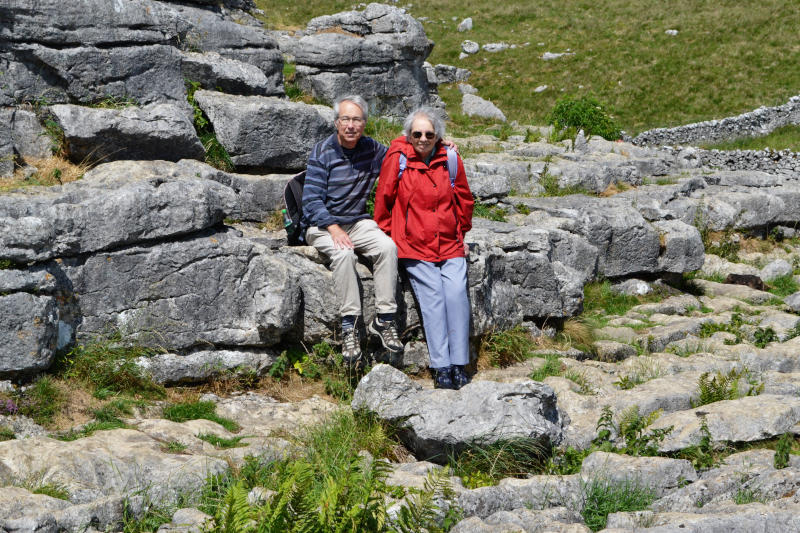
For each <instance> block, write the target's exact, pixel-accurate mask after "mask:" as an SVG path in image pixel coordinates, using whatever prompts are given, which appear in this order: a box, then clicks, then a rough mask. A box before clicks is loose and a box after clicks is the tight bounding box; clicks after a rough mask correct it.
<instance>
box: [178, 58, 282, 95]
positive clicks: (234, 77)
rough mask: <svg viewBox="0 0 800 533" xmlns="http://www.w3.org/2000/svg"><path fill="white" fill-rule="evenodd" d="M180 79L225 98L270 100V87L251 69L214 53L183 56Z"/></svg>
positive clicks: (258, 72) (262, 76) (254, 69)
mask: <svg viewBox="0 0 800 533" xmlns="http://www.w3.org/2000/svg"><path fill="white" fill-rule="evenodd" d="M181 71H182V72H183V76H184V78H186V79H187V80H192V81H195V82H199V83H200V84H201V86H202V87H203V88H204V89H208V90H210V91H215V90H216V91H221V92H224V93H228V94H243V95H259V96H272V95H274V94H275V87H274V83H273V82H272V81H271V80H269V79H268V78H267V76H266V75H265V74H264V72H262V71H261V69H259V68H258V67H256V66H255V65H251V64H249V63H245V62H243V61H237V60H235V59H226V58H225V57H222V56H221V55H219V54H218V53H216V52H205V53H199V52H183V61H182V62H181Z"/></svg>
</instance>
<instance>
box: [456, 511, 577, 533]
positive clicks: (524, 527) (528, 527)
mask: <svg viewBox="0 0 800 533" xmlns="http://www.w3.org/2000/svg"><path fill="white" fill-rule="evenodd" d="M520 531H525V532H528V531H534V532H539V531H547V532H548V533H589V532H590V531H591V530H590V529H589V528H588V527H586V526H585V525H583V518H581V516H580V514H578V513H577V512H575V510H574V509H568V508H566V507H554V508H552V509H542V510H534V509H525V508H521V509H514V510H513V511H498V512H496V513H494V514H492V515H489V516H487V517H486V518H484V519H481V518H478V517H477V516H473V517H470V518H467V519H465V520H462V521H461V522H459V523H458V524H456V525H455V526H454V527H453V529H451V530H450V532H451V533H512V532H513V533H517V532H520Z"/></svg>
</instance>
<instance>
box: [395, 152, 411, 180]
mask: <svg viewBox="0 0 800 533" xmlns="http://www.w3.org/2000/svg"><path fill="white" fill-rule="evenodd" d="M407 162H408V158H407V157H406V154H404V153H401V154H400V157H399V158H398V160H397V164H398V165H399V168H398V169H397V180H398V181H400V179H401V178H402V177H403V172H404V171H405V170H406V163H407Z"/></svg>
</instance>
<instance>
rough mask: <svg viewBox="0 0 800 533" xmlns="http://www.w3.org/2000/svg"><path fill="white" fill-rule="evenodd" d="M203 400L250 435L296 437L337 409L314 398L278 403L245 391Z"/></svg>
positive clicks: (204, 397) (324, 401)
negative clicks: (231, 395)
mask: <svg viewBox="0 0 800 533" xmlns="http://www.w3.org/2000/svg"><path fill="white" fill-rule="evenodd" d="M202 399H203V400H210V401H213V402H214V403H216V404H217V414H218V415H220V416H224V417H226V418H230V419H232V420H234V421H236V422H237V423H238V424H239V425H240V426H242V427H245V428H247V432H248V434H250V435H260V436H269V435H271V434H272V433H275V432H279V433H284V432H285V433H290V434H298V433H302V432H303V431H305V430H307V428H309V427H311V426H313V425H317V424H319V423H321V422H323V421H325V420H327V419H328V417H330V416H331V415H332V414H333V413H334V412H335V411H336V410H337V409H339V407H338V406H337V405H336V404H334V403H331V402H329V401H327V400H324V399H322V398H320V397H318V396H313V397H311V398H308V399H306V400H302V401H299V402H289V403H282V402H279V401H277V400H274V399H272V398H270V397H269V396H264V395H262V394H257V393H255V392H247V393H245V394H242V395H240V396H233V397H231V398H219V397H218V396H215V395H213V394H206V395H203V397H202Z"/></svg>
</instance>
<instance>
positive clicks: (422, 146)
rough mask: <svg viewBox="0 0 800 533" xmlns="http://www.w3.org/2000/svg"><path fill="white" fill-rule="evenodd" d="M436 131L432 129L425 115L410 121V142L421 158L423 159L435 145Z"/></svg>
mask: <svg viewBox="0 0 800 533" xmlns="http://www.w3.org/2000/svg"><path fill="white" fill-rule="evenodd" d="M437 140H438V139H436V133H435V132H434V131H433V124H431V121H430V120H428V119H427V118H425V117H417V118H415V119H414V122H412V123H411V144H412V146H414V150H415V151H416V152H417V155H419V156H420V157H421V158H423V159H425V158H427V157H428V156H429V155H431V152H432V151H433V147H434V146H436V141H437Z"/></svg>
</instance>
